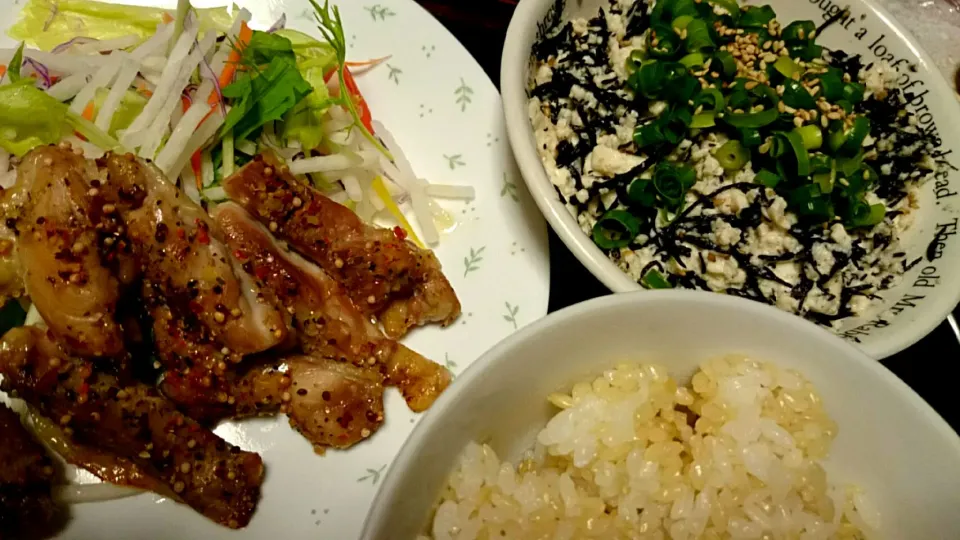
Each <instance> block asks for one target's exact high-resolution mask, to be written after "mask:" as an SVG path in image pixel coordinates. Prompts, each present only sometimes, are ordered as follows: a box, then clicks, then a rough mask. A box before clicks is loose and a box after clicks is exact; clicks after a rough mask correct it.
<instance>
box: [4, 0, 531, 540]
mask: <svg viewBox="0 0 960 540" xmlns="http://www.w3.org/2000/svg"><path fill="white" fill-rule="evenodd" d="M21 1H22V0H21ZM377 2H378V3H374V2H369V3H368V2H358V1H343V2H342V4H341V6H340V7H341V11H342V14H343V19H344V26H345V29H346V37H347V40H348V42H349V43H350V44H351V45H350V50H349V54H348V59H352V60H364V59H367V58H376V57H381V56H384V55H388V54H390V55H393V56H392V58H391V59H390V60H389V61H387V62H386V65H382V66H380V67H378V68H377V69H375V70H373V71H371V72H370V73H367V74H365V75H363V76H360V77H358V81H357V82H358V84H359V86H360V87H361V90H362V91H363V93H364V96H365V97H366V98H367V100H368V102H369V103H370V107H371V109H372V111H373V115H374V118H376V119H378V120H380V121H381V122H383V124H384V125H385V126H387V128H388V129H389V130H390V131H391V133H392V134H393V135H394V136H395V137H396V138H397V139H398V142H399V143H400V145H401V146H402V147H403V150H404V153H405V154H406V155H407V156H408V157H409V159H410V161H411V162H412V164H413V167H414V170H416V171H417V173H418V174H419V175H422V176H424V177H425V178H428V179H429V180H431V181H434V182H443V183H451V184H465V185H472V186H474V187H475V188H476V190H477V198H476V200H475V201H473V202H471V203H469V204H462V203H453V204H449V205H446V207H447V208H448V209H449V210H450V211H451V213H452V214H454V215H455V216H456V218H457V221H458V223H459V225H458V227H457V228H456V229H455V230H454V231H453V232H451V233H450V234H448V235H445V237H444V238H443V240H442V241H441V244H440V247H439V249H438V250H437V255H438V256H439V257H440V260H441V262H442V263H443V267H444V270H445V273H446V275H447V277H449V278H450V281H451V282H452V283H453V286H454V288H455V289H456V291H457V293H458V294H459V297H460V300H461V303H462V304H463V315H462V316H461V318H460V319H459V320H458V321H457V322H456V324H455V325H454V326H451V327H450V328H447V329H440V328H428V329H423V330H419V331H416V332H414V333H413V334H411V335H410V336H409V338H408V339H405V340H404V343H406V344H407V345H409V346H410V347H412V348H413V349H415V350H417V351H419V352H421V353H423V354H424V355H426V356H427V357H429V358H432V359H434V360H436V361H438V362H441V363H443V362H447V365H448V366H449V367H450V368H451V369H452V371H453V372H454V373H459V372H460V371H462V370H463V368H465V367H466V366H467V365H469V364H470V363H471V362H473V360H475V359H476V358H478V357H479V356H480V355H481V354H482V353H483V352H485V351H486V350H487V349H489V348H490V347H492V346H493V345H494V344H496V343H498V342H499V341H501V340H502V339H504V338H505V337H507V336H508V335H510V334H512V333H513V332H514V331H515V330H517V329H518V328H520V327H522V326H524V325H526V324H528V323H530V322H533V321H535V320H537V319H539V318H541V317H543V316H544V315H545V314H546V312H547V299H548V292H549V286H550V275H549V257H548V253H547V238H546V227H545V225H544V223H543V218H542V217H541V216H540V215H539V213H538V212H537V210H536V207H535V206H534V205H533V203H532V201H531V200H530V198H529V195H528V194H527V192H526V189H525V187H524V186H523V182H522V181H521V180H520V176H519V174H518V173H517V172H516V165H515V164H514V162H513V159H512V157H511V155H510V149H509V147H508V145H507V137H506V133H505V128H504V125H503V115H502V113H501V106H500V96H499V94H498V93H497V90H496V88H495V87H494V85H493V84H492V83H491V82H490V79H489V78H488V77H487V76H486V74H485V73H484V72H483V70H481V68H480V66H479V65H478V64H477V63H476V61H475V60H474V59H473V58H471V56H470V54H469V53H468V52H467V51H466V50H465V49H464V48H463V46H461V45H460V44H459V43H458V42H457V40H456V39H455V38H454V37H453V36H452V35H451V34H450V33H449V32H447V31H446V30H445V29H444V28H443V26H441V25H440V23H438V22H437V21H436V20H434V19H433V18H432V17H431V16H430V15H429V14H428V13H427V12H426V11H425V10H423V8H421V7H419V6H418V5H417V4H415V3H414V2H413V1H412V0H377ZM142 3H149V2H146V1H145V2H142ZM239 3H240V4H241V5H242V6H244V7H246V8H247V9H249V10H251V12H252V13H253V14H254V21H255V22H256V25H255V26H257V27H259V28H266V27H268V26H269V25H270V24H271V23H272V22H273V21H274V20H276V19H277V18H278V17H279V16H280V14H282V13H284V12H286V13H287V21H288V27H289V28H294V29H297V30H302V31H306V32H309V33H310V34H311V35H314V36H319V33H318V32H317V31H316V30H315V25H314V24H312V18H308V15H309V14H310V9H309V8H310V6H309V3H308V2H307V1H306V0H284V1H271V2H257V1H253V0H249V1H241V2H239ZM174 4H175V3H174ZM16 5H17V0H0V14H3V16H2V17H0V21H2V22H0V26H2V27H3V30H4V34H3V35H4V36H6V34H5V30H6V26H7V25H9V24H11V23H12V22H13V21H14V20H15V18H16V10H17V9H18V8H17V7H16ZM195 5H196V6H197V7H208V6H209V5H212V3H209V2H208V3H200V2H195ZM9 42H10V40H9V39H8V38H6V37H4V38H3V40H0V46H8V45H9ZM454 384H456V382H454ZM386 413H387V414H386V416H387V422H386V424H384V426H383V428H382V429H380V431H379V432H378V433H377V434H376V435H375V436H374V437H372V438H371V440H370V441H369V442H366V443H364V444H360V445H358V446H357V447H355V448H353V449H351V450H349V451H344V452H338V451H330V452H327V454H326V455H324V456H318V455H316V454H314V453H313V450H312V449H311V447H310V445H309V444H308V443H307V442H306V440H304V439H303V438H302V437H300V436H299V435H297V434H296V433H294V432H293V430H291V429H290V427H289V426H288V425H287V423H286V420H285V419H284V418H275V419H258V420H253V421H245V422H241V423H237V424H228V425H224V426H221V427H220V428H219V429H218V430H217V432H218V433H220V434H221V435H222V436H223V437H224V438H226V439H228V440H229V441H230V442H233V443H235V444H238V445H239V446H241V447H242V448H244V449H245V450H251V451H256V452H259V453H260V454H261V455H262V456H263V458H264V461H265V462H266V466H267V475H266V479H265V481H264V484H263V497H262V499H261V501H260V505H259V507H258V509H257V512H256V514H255V515H254V517H253V520H252V521H251V522H250V525H249V526H248V527H247V528H246V529H243V530H241V531H236V532H233V531H230V530H228V529H225V528H222V527H219V526H217V525H215V524H213V523H212V522H210V521H208V520H207V519H205V518H204V517H202V516H200V515H199V514H197V513H196V512H194V511H193V510H191V509H189V508H188V507H186V506H182V505H179V504H176V503H174V502H171V501H163V500H160V498H159V497H157V496H154V495H140V496H137V497H133V498H130V499H125V500H120V501H114V502H109V503H95V504H86V505H80V506H75V507H73V508H72V509H71V512H72V516H73V519H72V521H71V522H70V524H69V526H68V527H67V528H66V529H65V530H64V531H63V535H62V537H63V538H71V539H82V540H90V539H93V538H96V539H103V540H107V539H112V538H116V539H124V540H132V539H137V540H140V539H154V538H156V539H159V538H211V539H212V538H232V539H236V538H259V539H264V538H271V537H273V536H276V537H278V538H284V539H285V540H286V539H297V538H330V539H337V540H347V539H351V538H356V537H357V536H359V533H360V528H361V525H362V524H363V520H364V517H365V516H366V513H367V510H368V509H369V508H370V504H371V502H372V500H373V496H374V494H375V493H376V490H377V488H378V487H379V481H380V479H381V478H382V476H383V474H384V472H386V469H387V468H388V467H389V465H390V462H391V461H392V459H393V457H394V456H395V455H396V454H397V452H398V450H399V449H400V446H401V444H402V443H403V441H404V440H405V439H406V438H407V436H408V435H409V434H410V431H411V430H412V429H413V427H414V424H415V423H416V421H417V417H416V416H415V415H413V414H412V413H410V412H409V411H408V410H407V407H406V405H405V404H404V402H403V399H402V398H401V397H400V395H399V394H398V393H397V392H395V391H394V390H390V391H389V393H388V395H387V400H386Z"/></svg>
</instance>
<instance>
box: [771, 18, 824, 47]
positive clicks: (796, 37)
mask: <svg viewBox="0 0 960 540" xmlns="http://www.w3.org/2000/svg"><path fill="white" fill-rule="evenodd" d="M816 30H817V25H815V24H814V23H813V21H793V22H792V23H790V24H788V25H787V27H786V28H784V29H783V31H782V32H780V39H782V40H784V41H786V42H787V43H788V44H790V45H796V44H805V43H806V42H808V41H810V40H811V39H813V38H814V37H815V36H814V34H815V33H816Z"/></svg>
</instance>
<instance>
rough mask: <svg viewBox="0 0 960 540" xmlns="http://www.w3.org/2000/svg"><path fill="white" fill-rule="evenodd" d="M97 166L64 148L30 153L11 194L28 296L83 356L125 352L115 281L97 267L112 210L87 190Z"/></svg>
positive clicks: (112, 222)
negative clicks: (117, 316) (17, 205)
mask: <svg viewBox="0 0 960 540" xmlns="http://www.w3.org/2000/svg"><path fill="white" fill-rule="evenodd" d="M98 176H99V173H98V171H97V168H96V167H95V166H94V165H93V164H92V163H90V162H88V161H86V160H85V159H84V158H83V156H80V155H77V154H75V153H74V152H72V151H71V150H70V149H69V148H66V147H57V146H47V147H43V148H38V149H36V150H33V151H32V152H30V153H29V154H27V155H26V156H25V157H24V159H23V161H22V162H21V164H20V167H19V170H18V180H17V184H16V185H15V186H14V188H13V189H14V190H16V191H21V192H22V193H20V194H14V195H12V196H14V197H15V198H19V199H20V200H21V201H22V205H21V206H20V208H19V211H18V216H17V218H16V230H17V233H18V240H19V242H18V250H19V256H20V262H21V265H22V267H23V268H24V269H25V270H26V272H25V283H26V289H27V293H28V294H29V295H30V299H31V300H32V301H33V304H34V305H35V306H36V307H37V309H38V310H39V312H40V314H41V315H42V316H43V319H44V321H46V323H47V325H48V326H49V327H50V329H51V330H52V331H53V333H54V334H55V335H56V336H57V337H58V338H59V339H60V340H62V341H63V343H64V344H65V345H66V346H67V347H68V348H69V349H70V350H71V351H74V352H76V353H77V354H80V355H83V356H112V355H115V354H117V353H119V352H120V351H121V350H122V348H123V336H122V330H121V327H120V325H119V324H117V322H116V321H115V320H114V315H115V311H116V304H117V300H118V298H119V294H120V283H119V282H118V280H117V279H116V278H115V277H114V275H113V273H112V272H111V271H110V270H109V269H108V268H106V267H105V266H104V265H103V264H102V263H101V250H100V240H101V238H100V236H101V233H102V232H103V231H104V230H105V229H110V228H112V227H114V226H115V223H116V216H115V215H114V214H113V211H112V208H111V207H110V206H107V205H103V204H99V201H98V200H97V197H96V193H95V191H91V189H90V187H89V185H90V183H91V182H93V181H96V179H97V178H98Z"/></svg>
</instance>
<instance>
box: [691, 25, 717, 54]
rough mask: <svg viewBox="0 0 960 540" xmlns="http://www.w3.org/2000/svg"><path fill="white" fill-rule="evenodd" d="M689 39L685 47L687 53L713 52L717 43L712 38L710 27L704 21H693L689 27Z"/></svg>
mask: <svg viewBox="0 0 960 540" xmlns="http://www.w3.org/2000/svg"><path fill="white" fill-rule="evenodd" d="M686 30H687V39H686V42H685V46H686V49H687V52H700V51H703V50H713V49H714V48H716V43H714V42H713V38H711V37H710V27H709V26H707V23H706V22H705V21H704V20H703V19H693V20H692V21H690V23H689V24H688V25H687V28H686Z"/></svg>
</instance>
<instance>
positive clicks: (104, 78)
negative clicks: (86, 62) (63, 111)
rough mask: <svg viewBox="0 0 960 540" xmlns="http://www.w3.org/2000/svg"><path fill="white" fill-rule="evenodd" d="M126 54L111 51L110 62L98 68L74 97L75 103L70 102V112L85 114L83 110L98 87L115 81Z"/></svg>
mask: <svg viewBox="0 0 960 540" xmlns="http://www.w3.org/2000/svg"><path fill="white" fill-rule="evenodd" d="M126 56H127V53H125V52H122V51H114V52H112V53H110V56H109V58H110V62H109V63H108V64H106V65H104V66H103V67H102V68H100V69H99V70H97V72H96V73H94V74H93V77H92V78H91V79H90V82H89V83H87V85H86V86H84V87H83V89H82V90H80V92H79V93H78V94H77V97H76V98H74V100H73V103H71V104H70V112H72V113H74V114H83V110H84V109H85V108H87V104H88V103H90V102H91V101H93V97H94V96H95V95H96V93H97V89H98V88H103V87H105V86H108V85H109V84H110V82H111V81H113V78H114V77H116V76H117V72H118V71H120V66H121V64H123V59H124V58H126Z"/></svg>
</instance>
